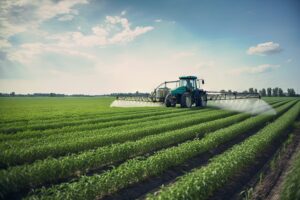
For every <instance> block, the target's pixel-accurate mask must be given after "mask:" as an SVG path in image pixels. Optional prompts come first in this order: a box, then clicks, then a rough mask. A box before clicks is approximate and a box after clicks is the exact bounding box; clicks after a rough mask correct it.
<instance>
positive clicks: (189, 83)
mask: <svg viewBox="0 0 300 200" xmlns="http://www.w3.org/2000/svg"><path fill="white" fill-rule="evenodd" d="M180 86H184V87H187V88H191V89H193V88H196V81H195V80H191V79H181V80H180Z"/></svg>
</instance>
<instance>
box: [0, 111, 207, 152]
mask: <svg viewBox="0 0 300 200" xmlns="http://www.w3.org/2000/svg"><path fill="white" fill-rule="evenodd" d="M207 111H212V109H201V110H198V111H197V112H196V111H189V110H186V111H184V112H180V113H166V114H162V115H161V113H159V115H154V116H149V117H143V118H139V119H132V120H131V119H130V120H120V121H112V122H105V123H96V124H87V125H80V126H72V127H68V126H67V127H63V128H60V129H50V130H46V131H27V132H22V133H18V134H14V135H12V134H10V135H5V136H6V137H2V138H1V139H2V141H3V140H4V142H2V143H0V150H3V149H8V148H15V147H16V146H23V147H26V146H32V145H38V144H41V143H48V144H49V143H52V142H56V141H57V140H73V138H74V137H77V138H78V137H89V136H91V135H93V134H94V133H95V132H96V134H97V135H98V134H101V133H106V132H108V131H109V130H110V131H112V130H116V131H119V130H120V128H121V126H122V130H125V129H126V130H129V129H136V128H139V127H140V126H143V125H144V124H148V123H149V122H153V123H154V121H158V120H163V119H169V120H174V119H176V118H178V116H179V115H180V116H181V117H184V116H186V115H189V116H193V115H194V114H198V113H199V112H201V113H205V112H207Z"/></svg>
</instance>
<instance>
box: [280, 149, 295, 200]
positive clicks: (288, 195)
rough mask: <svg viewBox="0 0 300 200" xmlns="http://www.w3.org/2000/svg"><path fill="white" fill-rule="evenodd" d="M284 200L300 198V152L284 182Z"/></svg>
mask: <svg viewBox="0 0 300 200" xmlns="http://www.w3.org/2000/svg"><path fill="white" fill-rule="evenodd" d="M280 198H281V199H282V200H294V199H300V152H297V155H296V157H295V160H294V161H293V164H292V167H291V169H290V171H289V172H288V174H287V176H286V178H285V179H284V182H283V188H282V191H281V195H280Z"/></svg>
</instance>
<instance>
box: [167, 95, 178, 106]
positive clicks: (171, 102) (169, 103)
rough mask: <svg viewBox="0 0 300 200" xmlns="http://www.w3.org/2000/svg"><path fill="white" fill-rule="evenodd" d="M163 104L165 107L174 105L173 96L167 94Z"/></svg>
mask: <svg viewBox="0 0 300 200" xmlns="http://www.w3.org/2000/svg"><path fill="white" fill-rule="evenodd" d="M165 105H166V107H175V106H176V102H174V99H173V96H172V95H171V94H168V95H167V96H166V99H165Z"/></svg>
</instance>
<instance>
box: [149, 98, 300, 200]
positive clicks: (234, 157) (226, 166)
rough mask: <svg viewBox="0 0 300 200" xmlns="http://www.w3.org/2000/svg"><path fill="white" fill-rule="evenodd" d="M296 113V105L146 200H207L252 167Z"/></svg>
mask: <svg viewBox="0 0 300 200" xmlns="http://www.w3.org/2000/svg"><path fill="white" fill-rule="evenodd" d="M299 113H300V102H298V103H297V104H296V105H295V106H294V107H293V109H290V110H289V111H288V112H286V113H285V114H283V115H282V116H281V117H279V118H278V119H277V120H276V121H275V122H273V123H271V124H269V125H267V126H266V127H265V128H263V129H262V130H261V131H259V132H258V133H257V134H255V135H254V136H252V137H250V138H249V139H247V140H245V141H244V142H242V143H241V144H238V145H235V146H234V147H233V148H232V149H230V150H228V151H226V152H224V153H223V154H221V155H219V156H216V157H215V158H213V159H212V161H211V162H210V163H209V164H208V165H207V166H205V167H202V168H200V169H198V170H195V171H194V172H191V173H188V174H186V175H185V176H183V177H181V178H180V179H179V180H178V181H176V182H175V183H174V184H171V185H169V186H167V187H164V188H162V189H161V191H160V192H159V193H158V195H156V196H155V195H149V199H191V198H196V197H197V198H198V199H207V198H208V197H209V196H211V195H212V194H213V192H214V191H216V190H217V189H218V188H221V187H222V186H224V185H225V184H226V183H227V181H228V180H229V179H230V177H231V176H233V175H234V174H236V173H238V172H239V171H242V170H243V169H244V168H245V167H247V166H249V165H251V164H253V163H254V162H255V159H256V157H257V155H258V154H260V153H262V152H264V149H266V148H267V147H268V146H270V145H272V142H273V141H274V140H275V139H276V138H278V137H279V136H280V134H281V133H282V132H283V131H284V130H285V129H286V128H287V127H289V126H291V125H292V124H293V123H294V120H295V119H296V117H297V116H298V115H299Z"/></svg>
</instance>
